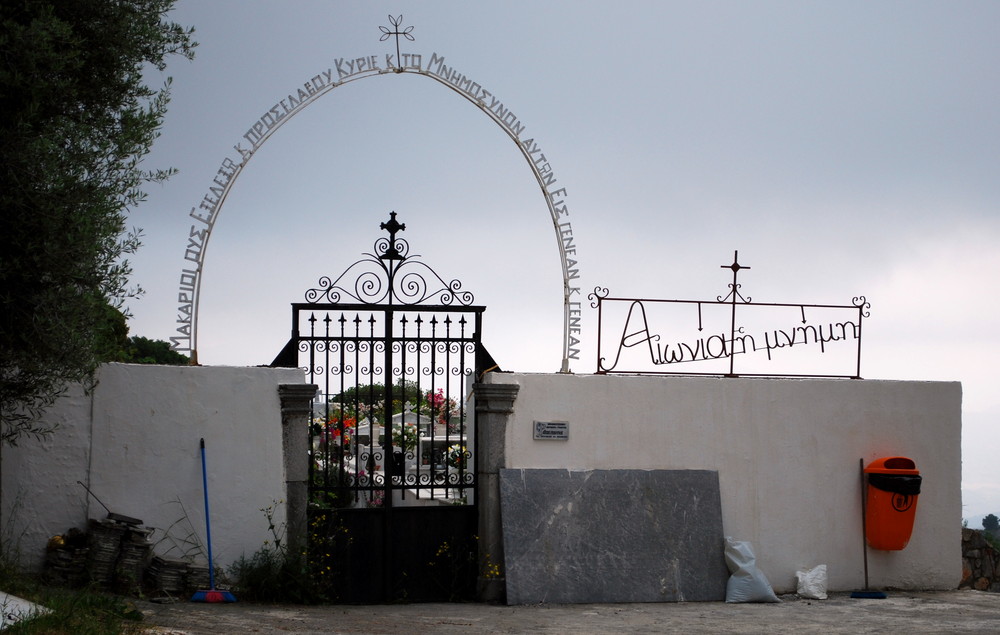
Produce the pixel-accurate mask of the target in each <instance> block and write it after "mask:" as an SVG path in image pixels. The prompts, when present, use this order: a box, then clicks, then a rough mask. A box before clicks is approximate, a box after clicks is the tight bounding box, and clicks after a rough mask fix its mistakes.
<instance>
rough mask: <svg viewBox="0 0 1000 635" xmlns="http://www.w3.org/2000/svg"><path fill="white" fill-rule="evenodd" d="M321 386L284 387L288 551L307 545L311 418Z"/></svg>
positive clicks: (282, 444) (282, 391)
mask: <svg viewBox="0 0 1000 635" xmlns="http://www.w3.org/2000/svg"><path fill="white" fill-rule="evenodd" d="M317 390H319V386H316V385H315V384H281V385H279V386H278V396H279V397H280V399H281V446H282V452H283V454H284V456H283V464H284V468H285V526H286V529H287V534H286V539H287V540H288V548H289V549H301V548H302V547H303V546H305V544H306V538H307V535H308V534H307V528H308V526H309V521H308V519H307V517H306V509H307V504H308V500H309V417H310V415H311V414H312V401H313V398H314V397H315V396H316V391H317Z"/></svg>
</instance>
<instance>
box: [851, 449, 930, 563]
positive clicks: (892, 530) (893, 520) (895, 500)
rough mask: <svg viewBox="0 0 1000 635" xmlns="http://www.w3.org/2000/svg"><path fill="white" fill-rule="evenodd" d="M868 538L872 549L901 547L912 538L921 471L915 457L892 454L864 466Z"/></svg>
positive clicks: (885, 549) (889, 549)
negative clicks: (866, 479) (866, 486)
mask: <svg viewBox="0 0 1000 635" xmlns="http://www.w3.org/2000/svg"><path fill="white" fill-rule="evenodd" d="M865 474H867V475H868V492H867V495H866V497H865V507H866V509H865V512H866V516H865V539H866V540H867V541H868V545H869V546H870V547H871V548H872V549H882V550H884V551H898V550H900V549H903V548H904V547H906V544H907V543H908V542H910V534H912V533H913V519H914V517H915V516H916V513H917V498H918V497H919V496H920V482H921V476H920V471H919V470H917V466H916V464H915V463H914V462H913V459H908V458H906V457H905V456H890V457H884V458H881V459H875V460H874V461H872V462H871V463H869V464H868V466H867V467H865Z"/></svg>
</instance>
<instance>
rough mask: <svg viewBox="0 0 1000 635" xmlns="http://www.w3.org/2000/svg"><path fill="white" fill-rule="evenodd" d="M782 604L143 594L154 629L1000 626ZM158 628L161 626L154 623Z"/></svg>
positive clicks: (935, 611)
mask: <svg viewBox="0 0 1000 635" xmlns="http://www.w3.org/2000/svg"><path fill="white" fill-rule="evenodd" d="M782 599H783V600H784V601H783V602H782V603H781V604H725V603H722V602H690V603H671V604H600V605H595V604H579V605H532V606H500V605H490V604H403V605H385V606H266V605H259V604H249V603H245V602H237V603H234V604H199V603H189V602H183V603H178V604H151V603H146V602H143V603H140V609H141V610H142V611H143V613H144V614H146V616H147V618H146V623H147V624H148V625H149V626H150V627H151V630H150V632H151V633H159V634H164V633H172V634H176V635H180V634H190V635H199V634H202V633H204V634H208V633H212V634H213V635H214V634H218V633H276V632H277V633H372V634H383V633H386V634H390V633H405V634H407V635H411V634H413V633H417V634H419V635H429V634H434V633H574V634H575V635H580V634H586V633H667V632H684V633H716V632H728V633H817V632H824V633H886V632H895V633H907V634H908V635H909V634H912V633H1000V594H991V593H984V592H981V591H945V592H909V593H907V592H893V593H890V594H889V598H887V599H885V600H856V599H851V598H850V597H849V595H847V594H834V595H832V596H831V597H830V599H828V600H823V601H818V600H801V599H798V598H796V597H795V596H785V597H783V598H782ZM154 627H155V628H154Z"/></svg>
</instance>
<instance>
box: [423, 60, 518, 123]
mask: <svg viewBox="0 0 1000 635" xmlns="http://www.w3.org/2000/svg"><path fill="white" fill-rule="evenodd" d="M444 61H445V59H444V57H441V56H439V55H438V54H437V53H431V61H430V64H428V65H427V69H426V70H427V71H428V72H430V73H433V74H434V75H437V76H438V77H440V78H441V79H443V80H445V81H446V82H448V83H449V84H451V85H452V86H454V87H455V88H457V89H458V90H459V91H460V92H462V93H465V94H466V95H468V96H469V97H471V98H472V100H473V101H477V102H479V103H480V104H482V105H483V106H484V107H485V108H486V109H487V110H488V111H490V112H491V113H493V116H494V118H495V119H496V120H497V121H498V122H499V123H500V124H501V125H503V127H504V128H506V129H507V130H508V131H509V132H510V133H511V134H512V135H514V137H515V138H520V137H521V133H522V132H524V128H525V126H524V124H523V123H521V121H520V120H519V119H518V118H517V115H515V114H514V113H513V112H512V111H511V110H510V109H509V108H507V107H506V106H504V104H503V102H502V101H500V100H499V99H497V98H496V96H494V95H493V93H491V92H490V91H488V90H486V89H485V88H483V87H482V86H481V85H480V84H479V83H477V82H474V81H472V80H471V79H469V78H468V77H466V76H465V75H463V74H462V73H461V72H459V71H458V70H457V69H455V68H452V67H450V66H446V65H445V63H444Z"/></svg>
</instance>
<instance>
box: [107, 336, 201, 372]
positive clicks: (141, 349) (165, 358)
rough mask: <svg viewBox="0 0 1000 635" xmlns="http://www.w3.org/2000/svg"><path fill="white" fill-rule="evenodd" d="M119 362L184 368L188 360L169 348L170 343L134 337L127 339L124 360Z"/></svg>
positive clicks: (185, 356)
mask: <svg viewBox="0 0 1000 635" xmlns="http://www.w3.org/2000/svg"><path fill="white" fill-rule="evenodd" d="M121 361H123V362H129V363H132V364H163V365H167V366H185V365H187V364H188V363H189V362H190V359H189V358H188V356H187V355H184V354H182V353H178V352H177V351H175V350H173V349H172V348H170V342H166V341H164V340H151V339H148V338H145V337H142V336H141V335H135V336H132V337H130V338H129V339H128V342H127V344H126V347H125V354H124V359H122V360H121Z"/></svg>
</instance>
